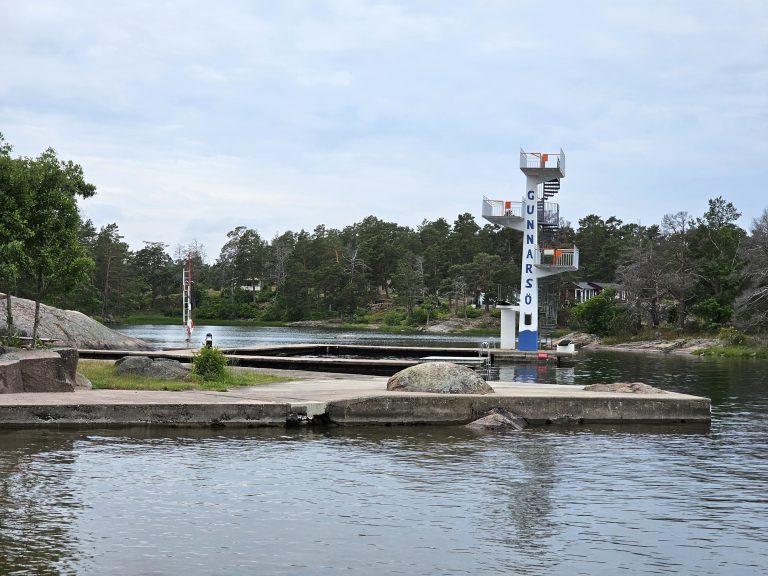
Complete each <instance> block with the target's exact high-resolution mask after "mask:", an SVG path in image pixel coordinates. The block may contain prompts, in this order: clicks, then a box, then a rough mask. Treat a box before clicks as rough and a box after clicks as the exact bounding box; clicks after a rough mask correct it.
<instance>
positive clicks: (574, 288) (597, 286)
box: [563, 282, 628, 305]
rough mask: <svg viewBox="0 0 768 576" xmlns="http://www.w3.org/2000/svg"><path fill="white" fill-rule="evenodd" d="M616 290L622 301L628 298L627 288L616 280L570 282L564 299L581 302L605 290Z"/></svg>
mask: <svg viewBox="0 0 768 576" xmlns="http://www.w3.org/2000/svg"><path fill="white" fill-rule="evenodd" d="M609 288H612V289H614V290H616V299H617V300H619V301H621V302H626V301H627V300H628V295H627V290H626V289H625V288H624V287H622V286H621V285H620V284H616V283H615V282H569V283H568V284H566V285H565V287H564V289H563V290H564V296H565V298H564V300H565V301H566V302H568V303H569V304H572V305H575V304H581V303H582V302H586V301H587V300H590V299H591V298H594V297H595V296H597V295H598V294H600V293H602V292H603V290H608V289H609Z"/></svg>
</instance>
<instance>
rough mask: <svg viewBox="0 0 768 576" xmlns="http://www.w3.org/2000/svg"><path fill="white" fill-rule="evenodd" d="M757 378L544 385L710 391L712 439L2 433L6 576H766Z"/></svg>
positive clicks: (601, 362)
mask: <svg viewBox="0 0 768 576" xmlns="http://www.w3.org/2000/svg"><path fill="white" fill-rule="evenodd" d="M763 366H764V364H761V363H735V364H734V363H728V362H717V361H714V362H713V361H702V360H698V359H690V360H689V359H680V358H673V357H669V356H658V357H657V356H653V357H648V356H635V355H611V354H592V355H588V356H586V357H585V358H584V361H583V362H581V363H580V364H578V365H577V366H576V367H575V368H572V369H570V371H566V372H564V373H562V374H560V375H558V371H557V370H554V371H547V372H545V373H543V374H542V378H543V379H544V380H550V381H558V380H563V379H565V380H568V381H569V382H568V383H574V382H575V383H587V382H591V381H613V380H616V379H619V380H627V379H629V380H641V381H645V382H648V383H651V384H654V385H659V386H662V387H664V388H668V389H677V390H681V391H688V392H695V393H702V394H704V393H706V394H707V395H709V396H711V397H712V398H713V400H714V419H713V423H712V427H711V429H709V430H705V431H702V430H700V429H696V428H693V427H686V426H678V427H674V428H664V427H656V428H654V427H646V428H633V429H630V428H621V427H593V428H585V427H577V428H572V429H559V430H558V429H552V428H549V429H530V430H526V431H524V432H523V433H519V434H507V435H505V434H487V435H475V434H473V433H470V432H468V431H466V430H465V429H463V428H461V427H421V428H381V429H352V430H349V429H326V430H322V431H317V430H315V431H313V430H296V431H288V432H286V431H285V430H282V429H277V430H253V431H249V432H247V433H243V432H226V433H222V434H219V433H217V434H216V435H212V434H211V433H210V431H195V430H190V431H182V432H180V433H179V434H172V433H166V432H147V431H140V430H130V431H123V432H118V431H112V432H108V431H101V432H95V431H94V432H64V431H59V432H56V431H15V432H14V431H5V432H2V433H0V574H6V573H9V574H28V573H39V574H105V573H109V574H126V575H128V574H175V573H186V574H187V575H196V574H252V573H260V574H331V573H337V572H347V573H351V574H367V575H370V574H408V575H413V574H542V573H547V574H568V575H571V574H616V573H625V574H671V573H673V574H697V575H699V574H701V575H715V574H728V575H731V574H733V575H739V574H765V573H766V572H768V498H767V497H766V494H767V493H768V464H767V463H766V462H767V461H766V454H768V410H767V409H766V408H767V406H766V404H768V402H767V399H768V393H766V389H765V388H766V384H765V381H764V378H763V368H762V367H763ZM563 374H565V376H564V375H563Z"/></svg>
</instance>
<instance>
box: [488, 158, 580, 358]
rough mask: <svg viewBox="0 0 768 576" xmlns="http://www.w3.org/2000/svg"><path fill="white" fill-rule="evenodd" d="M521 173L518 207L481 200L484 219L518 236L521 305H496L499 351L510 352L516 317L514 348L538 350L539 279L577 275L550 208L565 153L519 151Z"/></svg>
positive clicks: (574, 255)
mask: <svg viewBox="0 0 768 576" xmlns="http://www.w3.org/2000/svg"><path fill="white" fill-rule="evenodd" d="M520 170H522V171H523V174H525V177H526V181H525V194H523V199H522V201H521V202H516V201H509V200H491V199H489V198H483V218H485V219H486V220H488V221H489V222H491V223H493V224H498V225H499V226H503V227H505V228H512V229H514V230H519V231H520V232H522V233H523V256H522V260H521V265H520V268H521V272H520V305H519V306H514V305H502V304H499V305H497V307H498V308H500V309H501V347H502V348H515V347H516V346H515V324H516V323H517V321H518V318H517V316H518V312H519V328H520V330H519V341H518V346H517V348H518V349H519V350H521V351H525V352H536V351H537V350H538V349H539V278H544V277H545V276H551V275H552V274H560V273H562V272H573V271H575V270H578V269H579V250H578V249H577V248H576V247H575V246H570V247H563V246H560V245H559V244H558V243H557V236H558V232H559V229H560V207H559V206H558V204H557V203H556V202H550V201H549V199H550V198H552V196H554V195H555V194H557V192H558V191H559V190H560V180H561V179H562V178H564V177H565V153H564V152H563V150H562V149H561V150H560V153H559V154H548V153H541V152H525V151H523V150H520Z"/></svg>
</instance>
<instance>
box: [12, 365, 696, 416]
mask: <svg viewBox="0 0 768 576" xmlns="http://www.w3.org/2000/svg"><path fill="white" fill-rule="evenodd" d="M277 373H278V374H279V372H277ZM287 377H301V378H302V379H301V380H294V381H289V382H281V383H275V384H269V385H263V386H253V387H248V388H236V389H233V390H231V391H229V392H203V391H194V392H148V391H122V390H80V391H76V392H71V393H36V394H32V393H22V394H3V395H0V428H29V427H50V428H57V427H108V426H175V427H179V426H213V427H215V426H228V427H257V426H286V425H289V424H291V423H295V422H297V421H303V420H307V419H314V421H316V422H323V423H335V424H338V425H344V426H352V425H405V424H444V425H447V424H463V423H466V422H470V421H472V420H474V419H476V418H478V417H480V416H482V415H483V414H484V413H485V412H487V411H488V410H489V409H491V408H495V407H501V408H505V409H507V410H509V411H511V412H514V413H516V414H519V415H521V416H523V417H524V418H526V419H527V420H528V421H529V423H530V424H532V425H544V424H547V423H551V422H554V423H562V422H567V423H569V424H573V425H579V424H603V423H611V424H680V423H704V424H706V423H708V422H709V421H710V401H709V400H708V399H707V398H700V397H696V396H689V395H685V394H676V393H672V392H666V393H663V394H642V395H640V394H631V393H629V394H622V393H610V392H587V391H584V390H583V389H582V387H581V386H562V385H554V384H523V383H515V382H490V384H491V385H492V386H493V388H494V393H493V394H487V395H483V396H479V395H461V394H457V395H449V394H425V393H404V392H391V391H387V390H386V378H383V377H378V376H359V375H358V376H350V375H345V374H316V373H290V374H289V375H287Z"/></svg>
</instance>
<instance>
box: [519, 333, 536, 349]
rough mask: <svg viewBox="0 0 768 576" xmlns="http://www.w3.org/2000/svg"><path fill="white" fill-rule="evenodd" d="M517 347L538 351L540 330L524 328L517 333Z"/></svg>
mask: <svg viewBox="0 0 768 576" xmlns="http://www.w3.org/2000/svg"><path fill="white" fill-rule="evenodd" d="M517 349H518V350H521V351H523V352H536V351H537V350H538V349H539V332H538V331H537V330H523V331H521V332H520V334H518V335H517Z"/></svg>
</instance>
